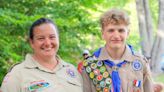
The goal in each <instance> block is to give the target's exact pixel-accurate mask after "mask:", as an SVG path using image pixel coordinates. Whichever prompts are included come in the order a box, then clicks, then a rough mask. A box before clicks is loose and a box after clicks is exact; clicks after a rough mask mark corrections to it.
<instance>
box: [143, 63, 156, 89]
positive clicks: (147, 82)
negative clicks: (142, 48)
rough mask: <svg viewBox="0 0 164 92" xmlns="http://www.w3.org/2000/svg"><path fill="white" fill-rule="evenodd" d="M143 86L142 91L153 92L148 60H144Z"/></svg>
mask: <svg viewBox="0 0 164 92" xmlns="http://www.w3.org/2000/svg"><path fill="white" fill-rule="evenodd" d="M143 88H144V92H154V91H153V81H152V78H151V71H150V66H149V62H147V61H146V62H145V69H144V83H143Z"/></svg>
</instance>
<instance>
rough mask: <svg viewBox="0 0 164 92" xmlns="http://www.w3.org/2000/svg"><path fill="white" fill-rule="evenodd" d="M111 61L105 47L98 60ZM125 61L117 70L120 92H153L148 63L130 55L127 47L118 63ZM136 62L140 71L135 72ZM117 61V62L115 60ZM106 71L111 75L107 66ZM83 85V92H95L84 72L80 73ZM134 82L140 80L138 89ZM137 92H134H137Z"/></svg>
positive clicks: (137, 56) (139, 57)
mask: <svg viewBox="0 0 164 92" xmlns="http://www.w3.org/2000/svg"><path fill="white" fill-rule="evenodd" d="M107 59H109V60H111V61H114V60H112V58H111V57H110V56H109V55H108V53H107V50H106V48H105V47H103V48H102V49H101V52H100V55H99V57H98V60H107ZM123 60H126V61H128V63H126V64H125V65H124V66H123V67H121V68H119V70H118V72H119V76H120V78H121V83H122V84H121V86H122V92H154V91H153V89H152V80H151V78H150V69H149V65H148V61H147V60H145V59H144V58H143V57H141V56H139V55H137V54H135V55H132V52H131V50H130V48H129V47H128V46H126V50H125V53H124V54H123V56H122V58H121V60H120V61H123ZM135 60H138V61H139V62H141V65H142V67H141V69H140V70H138V71H136V70H134V68H133V61H135ZM117 61H118V60H117ZM106 67H107V70H108V72H109V73H111V71H112V69H111V68H109V67H108V66H107V65H106ZM82 77H83V84H84V92H96V88H95V86H94V85H93V82H92V81H91V79H90V78H89V76H88V74H87V73H86V71H85V70H84V71H83V72H82ZM134 80H141V86H140V87H139V88H137V87H135V86H134V82H133V81H134ZM138 89H139V91H135V90H138Z"/></svg>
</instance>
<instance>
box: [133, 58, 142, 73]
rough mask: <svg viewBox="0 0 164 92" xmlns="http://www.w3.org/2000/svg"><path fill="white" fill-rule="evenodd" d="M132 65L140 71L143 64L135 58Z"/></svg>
mask: <svg viewBox="0 0 164 92" xmlns="http://www.w3.org/2000/svg"><path fill="white" fill-rule="evenodd" d="M132 67H133V70H135V71H139V70H141V69H142V64H141V62H139V61H138V60H135V61H133V64H132Z"/></svg>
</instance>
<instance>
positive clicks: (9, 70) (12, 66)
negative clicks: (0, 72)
mask: <svg viewBox="0 0 164 92" xmlns="http://www.w3.org/2000/svg"><path fill="white" fill-rule="evenodd" d="M19 64H21V62H18V63H16V64H13V65H11V67H10V68H9V69H8V70H7V73H9V72H11V70H12V69H13V68H14V67H15V66H17V65H19Z"/></svg>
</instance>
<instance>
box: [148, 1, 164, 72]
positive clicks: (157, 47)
mask: <svg viewBox="0 0 164 92" xmlns="http://www.w3.org/2000/svg"><path fill="white" fill-rule="evenodd" d="M163 55H164V0H159V17H158V30H157V34H156V40H155V42H154V46H153V50H152V63H151V66H152V70H153V72H158V71H159V70H160V67H159V66H160V65H159V64H160V62H161V61H162V59H164V57H163Z"/></svg>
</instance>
